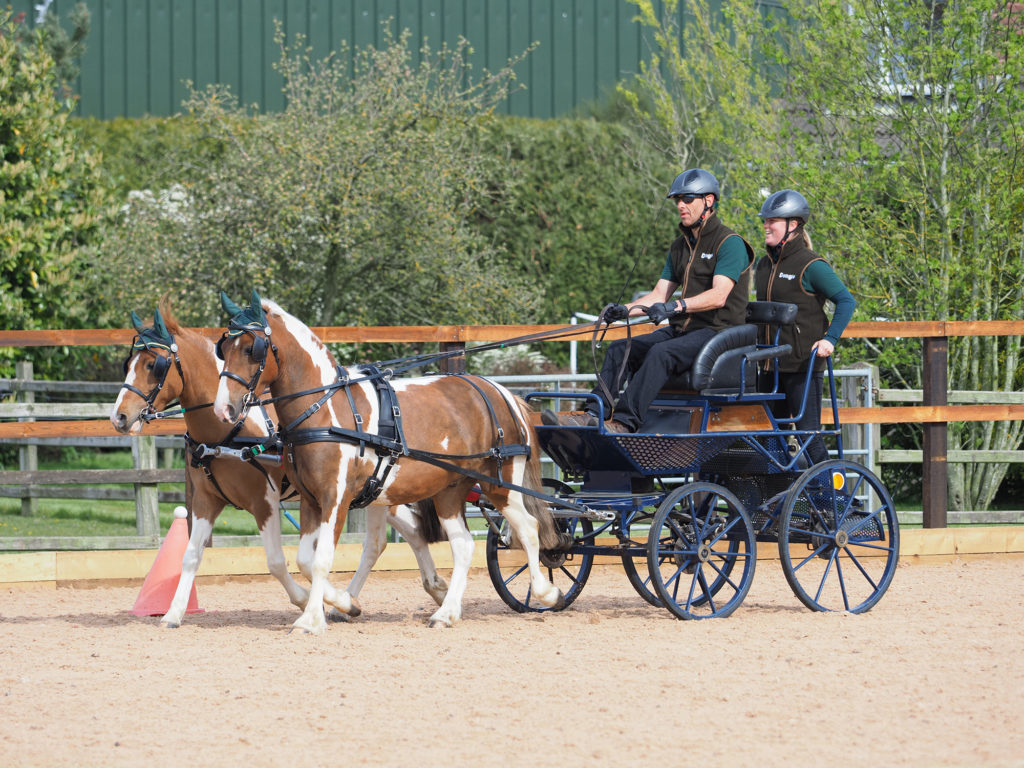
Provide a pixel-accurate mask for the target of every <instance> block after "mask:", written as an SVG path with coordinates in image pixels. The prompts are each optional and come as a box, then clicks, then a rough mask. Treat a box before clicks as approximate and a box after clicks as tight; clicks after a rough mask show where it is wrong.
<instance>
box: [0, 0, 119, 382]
mask: <svg viewBox="0 0 1024 768" xmlns="http://www.w3.org/2000/svg"><path fill="white" fill-rule="evenodd" d="M56 89H57V79H56V77H55V73H54V62H53V59H52V57H51V56H50V54H49V53H48V51H47V48H46V40H45V35H44V34H43V33H42V32H33V33H26V32H25V30H24V29H23V28H22V27H20V26H19V25H18V23H17V22H16V21H15V20H14V19H13V18H12V17H11V15H10V13H8V12H6V11H3V12H0V92H2V93H3V94H4V98H3V99H2V100H0V154H2V156H3V164H2V165H0V268H2V271H0V325H2V326H3V327H5V328H26V329H28V328H40V327H75V326H78V325H81V324H82V323H83V322H84V321H85V315H84V312H83V308H82V306H81V305H80V304H78V303H77V302H76V301H75V292H76V283H75V277H76V268H77V263H76V257H78V256H79V255H80V253H81V252H82V250H83V249H84V248H87V247H88V246H90V245H91V244H93V243H95V241H96V238H97V234H98V231H99V226H100V222H101V220H102V217H103V215H104V213H105V212H106V211H107V208H108V196H107V192H106V189H105V187H104V186H103V185H102V183H101V179H102V176H101V173H100V170H99V162H100V158H99V156H98V155H95V154H92V153H89V152H85V151H82V150H81V149H80V148H79V147H77V146H76V145H75V142H74V137H73V135H72V132H71V131H70V129H69V128H68V124H67V120H68V113H67V110H66V105H62V104H61V103H59V102H58V100H57V97H56ZM15 355H18V356H19V357H23V356H25V355H24V352H23V351H22V350H12V349H10V348H7V349H0V372H2V375H10V372H11V370H12V368H13V366H12V364H11V359H12V357H13V356H15ZM54 358H55V355H54V354H53V353H52V351H51V353H50V354H40V355H37V356H35V362H36V370H37V372H38V373H39V374H40V375H42V376H45V375H47V373H48V372H49V371H50V370H51V369H52V366H53V365H54V364H55V360H54Z"/></svg>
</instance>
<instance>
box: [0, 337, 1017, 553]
mask: <svg viewBox="0 0 1024 768" xmlns="http://www.w3.org/2000/svg"><path fill="white" fill-rule="evenodd" d="M559 327H560V326H553V325H542V326H526V325H514V326H509V325H501V326H384V327H322V328H314V329H313V331H314V332H315V333H316V334H317V335H318V336H319V337H320V338H321V339H322V340H323V341H325V342H328V343H410V344H424V343H435V344H437V345H438V347H439V350H440V351H441V352H447V353H453V356H452V357H447V358H444V359H442V360H441V369H442V370H444V371H447V372H459V371H462V370H464V367H465V359H464V357H462V356H460V355H459V354H458V353H459V352H461V351H463V350H465V348H466V345H468V344H476V343H486V342H494V341H504V340H509V339H514V338H517V337H520V336H526V335H529V334H535V333H540V332H544V331H554V330H556V329H557V328H559ZM637 330H638V329H636V328H634V329H633V332H634V333H636V332H637ZM201 332H202V333H203V334H204V335H206V336H208V337H209V338H211V339H216V338H218V337H219V336H220V334H221V332H222V329H219V328H208V329H202V330H201ZM582 333H584V332H582V331H581V335H580V336H578V337H576V338H577V339H578V340H586V339H587V337H586V336H584V335H582ZM133 335H134V332H133V331H131V330H127V329H116V330H103V329H94V330H37V331H10V330H0V346H4V347H37V346H108V345H118V346H123V347H126V346H127V345H128V344H129V343H130V342H131V339H132V337H133ZM622 335H624V331H623V330H622V329H612V330H611V331H609V333H608V336H607V337H608V338H615V337H618V336H622ZM844 336H845V337H847V338H886V337H888V338H895V337H898V338H902V339H912V338H920V339H921V343H922V366H923V391H922V392H921V395H920V397H921V404H920V405H904V406H892V405H880V406H879V405H875V406H871V407H841V408H840V410H839V417H840V421H842V423H843V424H844V425H881V424H921V425H922V429H923V441H922V451H921V457H920V459H917V457H916V456H915V455H912V452H906V453H907V456H905V457H903V458H905V460H906V461H914V460H920V461H921V463H922V475H923V482H922V511H923V517H922V523H923V526H924V527H925V528H944V527H946V525H947V515H948V510H947V462H948V461H949V460H950V458H953V459H954V460H956V461H968V462H969V461H1010V462H1013V461H1024V451H990V452H972V453H971V454H970V455H964V454H962V453H961V452H954V456H953V457H950V455H949V452H948V451H947V436H946V427H947V424H948V423H950V422H965V421H1003V420H1012V421H1017V420H1021V419H1024V394H1022V393H985V394H986V396H988V397H990V399H992V400H999V401H1000V402H971V403H970V404H965V405H950V404H948V401H949V392H948V384H947V349H948V339H949V338H951V337H964V336H1024V321H1005V322H1004V321H977V322H860V323H851V324H850V325H849V326H848V327H847V330H846V332H845V334H844ZM562 341H564V339H563V340H562ZM17 375H18V378H17V379H15V380H13V381H8V382H5V383H6V385H7V386H6V387H2V386H0V389H3V388H7V389H10V390H12V391H13V390H17V391H18V393H19V394H20V402H18V403H17V404H0V442H7V443H9V444H10V443H11V442H14V443H17V444H19V445H23V446H24V448H25V449H27V450H25V449H23V450H22V451H21V454H20V456H21V461H20V466H19V469H18V470H17V471H0V488H4V487H10V486H17V487H18V490H17V493H18V494H19V495H20V496H21V498H22V512H23V514H32V513H33V511H34V506H35V503H36V498H37V497H39V496H46V497H60V496H65V497H74V496H75V494H76V490H74V489H71V490H68V489H61V490H60V491H54V490H48V491H46V492H45V493H43V492H40V490H39V486H40V485H42V484H60V485H72V486H74V485H78V486H82V485H88V484H118V483H123V484H132V485H133V486H134V490H127V489H116V488H104V489H90V491H89V494H91V495H89V498H107V499H115V498H134V499H135V501H136V511H137V534H138V535H137V536H136V537H124V540H123V541H118V540H112V539H107V540H106V541H105V542H104V544H103V545H102V547H103V548H138V547H139V546H156V545H158V544H159V536H160V530H159V520H158V516H157V505H158V503H159V501H178V500H179V499H183V498H184V495H181V494H179V493H178V492H174V493H170V494H169V493H167V492H164V493H163V494H162V495H161V494H159V493H158V491H157V484H158V483H175V482H183V479H184V471H183V470H175V469H166V468H165V469H161V468H158V461H157V443H156V441H157V440H158V439H159V440H161V441H165V440H167V439H168V438H170V437H175V436H180V435H181V434H183V432H184V422H183V421H182V420H181V419H166V420H160V421H155V422H151V423H150V424H148V425H147V426H146V427H145V428H144V429H143V437H142V438H141V439H133V440H131V445H132V450H133V454H134V459H135V466H136V468H135V469H124V470H68V471H55V470H50V471H47V472H44V471H40V470H39V469H38V465H37V463H36V462H37V460H36V453H35V445H34V444H38V443H40V442H48V441H59V440H61V439H69V438H70V439H72V440H78V441H79V442H83V443H84V444H88V441H89V440H95V439H97V438H106V440H104V441H103V442H109V438H113V437H118V435H117V433H116V432H115V431H114V429H113V427H112V426H111V424H110V422H109V421H108V420H107V415H108V414H109V410H110V406H111V405H112V404H113V398H112V397H109V392H110V384H109V383H107V384H90V383H88V382H64V383H63V391H67V390H68V389H69V388H70V389H71V390H73V391H78V392H80V393H99V392H105V393H107V395H108V397H109V401H108V402H107V403H104V404H95V403H78V404H66V403H65V404H48V403H36V402H34V400H35V398H34V394H35V393H36V392H39V391H46V387H47V382H34V383H33V382H32V381H31V366H27V365H26V364H19V366H18V371H17ZM886 392H889V394H890V398H892V399H895V397H894V396H893V394H892V393H891V392H890V391H888V390H886ZM880 399H882V400H885V399H889V398H880ZM903 399H904V400H908V399H911V398H910V397H906V398H903ZM972 399H974V398H972ZM69 410H70V411H72V412H73V414H74V418H70V419H69V418H67V415H68V414H69ZM822 417H823V419H825V420H828V419H830V418H831V412H830V411H829V410H828V409H825V410H823V413H822ZM4 419H7V420H4ZM12 419H13V420H12ZM890 453H891V452H890ZM988 453H991V454H993V455H991V456H988V455H982V454H988ZM995 454H998V455H995ZM97 494H98V495H97ZM5 495H11V493H10V492H8V493H5ZM171 496H174V498H173V499H171ZM164 497H166V498H164ZM48 545H50V546H48ZM69 546H71V547H74V548H89V542H88V541H87V540H83V541H80V542H73V543H69V542H68V541H66V540H64V541H60V542H47V541H45V540H36V541H35V542H33V543H32V544H30V545H19V543H18V542H16V541H14V540H8V541H7V542H6V543H5V544H4V546H0V548H4V547H6V548H7V549H22V548H32V549H41V548H67V547H69Z"/></svg>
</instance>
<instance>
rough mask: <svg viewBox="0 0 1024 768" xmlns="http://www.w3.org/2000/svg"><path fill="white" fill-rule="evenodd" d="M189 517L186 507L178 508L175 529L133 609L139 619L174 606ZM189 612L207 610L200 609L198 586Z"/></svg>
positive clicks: (193, 589)
mask: <svg viewBox="0 0 1024 768" xmlns="http://www.w3.org/2000/svg"><path fill="white" fill-rule="evenodd" d="M187 516H188V510H186V509H185V508H184V507H175V508H174V522H172V523H171V528H170V530H169V531H167V536H166V537H164V541H163V544H161V545H160V551H159V552H157V553H156V561H155V562H154V563H153V567H152V568H150V569H149V573H148V574H146V580H145V581H144V582H143V583H142V591H141V592H139V598H138V600H136V601H135V607H134V608H132V613H134V614H135V615H136V616H163V615H164V614H165V613H167V610H168V609H169V608H170V607H171V600H172V599H173V598H174V591H175V590H176V589H177V588H178V580H179V579H180V578H181V559H182V558H183V557H184V556H185V549H186V548H187V547H188V523H186V522H185V518H186V517H187ZM185 613H203V609H202V608H200V607H199V598H198V597H196V585H195V584H193V585H192V592H191V593H190V594H189V596H188V607H187V608H186V609H185Z"/></svg>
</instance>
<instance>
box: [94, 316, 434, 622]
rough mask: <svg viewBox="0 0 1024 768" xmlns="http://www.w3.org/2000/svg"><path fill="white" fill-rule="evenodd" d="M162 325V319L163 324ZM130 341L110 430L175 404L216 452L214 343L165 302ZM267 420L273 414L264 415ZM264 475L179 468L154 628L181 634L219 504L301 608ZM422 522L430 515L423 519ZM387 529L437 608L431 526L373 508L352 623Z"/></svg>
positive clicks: (399, 510) (272, 469) (253, 416)
mask: <svg viewBox="0 0 1024 768" xmlns="http://www.w3.org/2000/svg"><path fill="white" fill-rule="evenodd" d="M165 318H166V321H165ZM132 321H133V324H134V325H135V329H136V331H137V332H138V336H137V337H136V339H135V342H134V343H133V345H132V350H131V352H130V353H129V357H128V359H127V360H126V362H125V381H124V384H123V385H122V390H121V392H120V393H119V394H118V397H117V400H116V402H115V403H114V407H113V410H112V412H111V414H110V421H111V423H112V424H113V425H114V428H115V429H116V430H117V431H118V432H121V433H123V434H129V433H130V434H138V433H139V432H140V431H141V430H142V424H143V420H144V416H146V415H148V414H150V413H153V412H159V411H162V410H165V409H166V408H168V406H169V405H170V404H171V403H172V402H174V401H175V400H177V401H179V403H180V405H181V407H182V408H183V409H184V411H185V425H186V429H187V430H188V434H189V436H190V437H191V438H192V439H193V440H195V441H196V442H198V443H205V444H206V445H209V446H216V445H218V444H219V443H220V442H221V441H223V440H224V439H225V438H226V437H228V435H229V433H230V432H231V431H232V429H233V425H226V424H224V422H222V421H221V420H220V419H218V418H217V417H216V416H214V414H213V409H212V404H213V399H214V397H215V396H216V394H217V385H218V383H219V381H220V370H221V368H222V366H223V363H222V362H221V361H220V360H219V359H217V356H216V354H215V352H214V345H213V343H212V342H211V341H210V340H209V339H207V338H205V337H204V336H202V335H201V334H199V333H198V332H196V331H194V330H190V329H188V328H184V327H182V326H181V325H180V324H179V323H178V321H177V320H176V318H175V317H174V315H173V313H172V312H171V311H170V309H169V307H168V306H167V305H166V303H165V304H163V305H162V306H161V308H160V309H158V310H157V311H156V313H155V315H154V324H153V326H152V327H151V328H143V327H142V323H141V321H139V319H138V317H137V316H136V315H135V313H134V312H133V313H132ZM267 417H268V418H269V419H271V420H273V419H274V418H275V414H274V412H273V410H272V408H271V407H268V409H267ZM271 428H273V425H272V424H270V425H268V423H267V419H266V418H263V416H262V414H260V415H257V413H256V412H252V413H249V414H247V415H246V418H245V420H244V423H243V424H242V426H241V429H240V430H239V432H238V436H240V437H257V438H265V437H267V436H268V435H269V429H271ZM261 466H262V467H263V469H264V470H265V473H264V472H263V471H260V469H259V468H257V467H255V466H253V465H252V464H251V463H249V462H247V461H243V460H242V459H240V458H234V457H222V458H213V459H212V460H211V463H210V470H211V473H212V476H213V479H211V478H210V477H209V476H208V475H207V474H206V472H205V471H204V470H203V469H202V468H200V467H193V466H192V465H191V462H188V467H187V469H186V471H187V472H188V474H189V480H190V482H191V487H192V494H191V497H190V499H189V506H190V510H191V512H192V515H193V523H192V533H191V536H190V537H189V543H188V547H187V549H186V551H185V555H184V558H183V560H182V569H181V577H180V579H179V581H178V587H177V590H176V591H175V594H174V598H173V599H172V601H171V606H170V608H169V609H168V611H167V613H166V615H164V617H163V619H162V620H161V623H162V624H163V625H164V626H168V627H177V626H180V624H181V621H182V618H183V616H184V613H185V609H186V606H187V604H188V597H189V593H190V592H191V589H192V584H193V583H194V580H195V575H196V571H197V570H198V569H199V565H200V562H201V561H202V557H203V546H204V543H205V542H206V541H207V540H208V539H209V537H210V533H211V531H212V530H213V525H214V522H215V521H216V520H217V517H218V516H219V515H220V513H221V511H222V510H223V509H224V506H225V505H226V504H228V503H231V504H234V505H236V506H239V507H240V508H243V509H246V510H248V511H249V513H250V514H252V516H253V517H254V518H255V519H256V525H257V527H258V528H259V532H260V538H261V539H262V541H263V547H264V549H265V550H266V554H267V567H268V569H269V571H270V573H272V574H273V575H274V576H275V577H276V578H277V580H278V581H280V582H281V584H282V585H283V586H284V588H285V591H286V592H287V593H288V597H289V599H290V600H291V602H292V603H293V604H294V605H296V606H298V607H299V608H305V607H306V603H307V599H308V597H309V592H308V591H307V590H306V589H305V588H304V587H302V586H300V585H299V584H297V583H296V582H295V581H294V580H293V579H292V577H291V575H290V574H289V573H288V568H287V563H286V561H285V556H284V551H283V549H282V546H281V518H280V515H279V507H280V494H281V488H282V481H283V479H284V471H283V469H282V468H281V466H280V465H279V464H278V465H275V464H273V463H265V462H264V463H261ZM427 514H430V516H433V515H432V513H427ZM386 523H390V524H391V525H392V527H394V528H395V529H396V530H398V531H399V532H400V533H401V534H402V535H403V536H404V537H405V538H406V540H408V541H409V543H410V545H411V546H412V548H413V552H414V553H415V555H416V559H417V562H418V564H419V566H420V571H421V574H422V576H423V586H424V589H426V591H427V592H428V593H429V594H430V595H431V596H432V597H433V598H434V600H435V601H436V602H437V603H438V604H439V605H440V604H441V602H442V601H443V600H444V596H445V593H446V592H447V584H446V582H445V581H444V579H443V578H441V577H440V576H439V575H438V574H437V571H436V570H435V568H434V562H433V559H432V558H431V556H430V551H429V549H428V548H427V544H428V543H429V542H430V541H436V540H438V538H439V536H438V535H437V534H436V533H435V534H434V535H431V530H432V529H433V530H435V531H436V521H433V522H432V521H430V520H429V519H425V520H424V521H421V517H420V512H419V510H418V509H413V508H410V507H406V506H404V505H403V506H400V507H393V508H391V509H390V510H389V509H387V508H385V507H381V506H376V505H375V506H373V507H370V508H369V509H368V510H367V532H366V541H365V543H364V546H363V552H362V557H361V559H360V562H359V567H358V570H357V571H356V573H355V575H354V576H353V578H352V582H351V584H350V585H349V588H348V592H349V594H350V595H352V596H353V601H352V604H353V610H352V611H350V613H351V614H352V615H358V612H359V611H358V602H357V601H356V600H355V597H356V596H357V595H358V594H359V591H360V590H361V589H362V587H363V585H364V584H365V582H366V578H367V575H368V574H369V572H370V569H371V568H372V567H373V564H374V563H375V562H376V561H377V558H378V557H379V556H380V554H381V552H382V551H383V550H384V547H385V546H386V543H387V542H386V527H385V524H386ZM298 566H299V570H300V571H301V572H302V573H303V574H304V575H305V576H306V578H311V568H312V548H311V547H310V546H309V545H308V544H307V546H306V547H300V551H299V556H298Z"/></svg>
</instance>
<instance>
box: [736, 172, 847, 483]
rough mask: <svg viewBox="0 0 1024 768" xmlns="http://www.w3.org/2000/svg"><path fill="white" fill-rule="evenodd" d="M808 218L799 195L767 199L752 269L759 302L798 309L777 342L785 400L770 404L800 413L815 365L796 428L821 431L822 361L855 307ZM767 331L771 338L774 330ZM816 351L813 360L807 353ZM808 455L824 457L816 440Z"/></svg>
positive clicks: (788, 413)
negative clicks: (815, 242)
mask: <svg viewBox="0 0 1024 768" xmlns="http://www.w3.org/2000/svg"><path fill="white" fill-rule="evenodd" d="M810 215H811V211H810V206H808V204H807V200H806V199H805V198H804V196H803V195H801V194H800V193H799V192H796V191H794V190H792V189H783V190H780V191H778V192H775V193H774V194H771V195H769V196H768V199H767V200H765V201H764V205H762V206H761V212H760V213H759V214H758V216H760V217H761V218H762V219H763V220H764V244H765V247H766V251H767V253H766V255H765V256H763V257H762V258H761V259H760V260H759V261H758V263H757V266H756V267H755V268H754V286H755V289H756V291H757V300H758V301H780V302H787V303H790V304H796V305H797V308H798V309H797V317H796V323H795V325H790V326H784V327H783V328H782V333H781V336H780V338H779V343H780V344H789V345H791V346H792V348H793V352H792V354H790V355H789V356H788V357H785V358H782V359H780V360H779V391H780V392H784V393H785V395H786V398H785V400H776V401H775V406H774V412H775V416H776V418H780V419H788V418H792V417H794V416H796V415H797V414H798V413H799V412H800V406H801V404H802V403H803V398H804V381H805V380H806V375H807V368H808V366H809V365H812V364H813V366H814V372H813V373H812V374H811V379H810V392H809V393H808V395H807V405H806V407H805V408H804V412H803V416H802V417H801V418H800V419H799V420H798V421H797V422H796V424H795V428H796V429H797V430H818V429H821V396H822V384H823V379H824V370H825V358H827V357H829V356H830V355H831V354H832V353H833V352H834V351H835V347H836V344H838V343H839V337H840V336H842V335H843V330H844V329H845V328H846V325H847V323H849V322H850V318H851V317H853V310H854V308H855V307H856V306H857V302H856V300H855V299H854V298H853V296H851V295H850V292H849V291H848V290H847V288H846V286H845V285H843V282H842V280H840V279H839V277H838V276H837V275H836V273H835V272H834V271H833V270H832V267H831V266H829V264H828V262H826V261H825V260H824V259H822V258H821V257H820V256H818V255H817V254H816V253H815V252H814V251H812V250H811V238H810V236H809V235H808V234H807V232H806V231H805V230H804V227H805V225H806V224H807V220H808V219H809V218H810ZM826 300H827V301H831V302H832V303H833V304H834V305H835V311H834V312H833V314H832V319H831V321H830V320H829V318H828V316H827V315H826V314H825V302H826ZM769 330H770V331H771V333H773V334H774V329H769ZM815 347H816V348H817V349H816V352H815V354H814V360H813V361H812V360H811V350H812V348H815ZM802 442H804V441H803V440H801V443H802ZM807 456H808V458H809V460H810V462H811V463H812V464H817V463H818V462H821V461H826V460H827V459H828V451H827V449H826V448H825V444H824V443H823V442H822V440H821V438H819V437H816V438H814V439H813V440H811V441H810V443H809V444H808V446H807Z"/></svg>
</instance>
